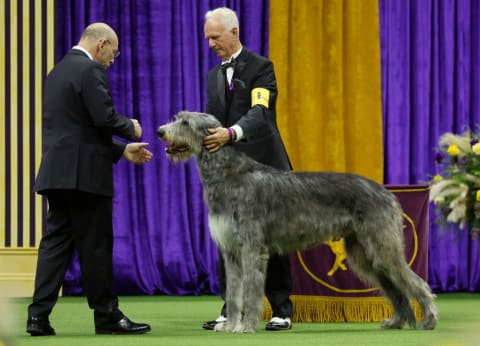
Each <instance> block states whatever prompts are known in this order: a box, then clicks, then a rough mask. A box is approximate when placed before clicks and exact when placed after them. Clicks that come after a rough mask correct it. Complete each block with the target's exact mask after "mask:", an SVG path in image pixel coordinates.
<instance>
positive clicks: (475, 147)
mask: <svg viewBox="0 0 480 346" xmlns="http://www.w3.org/2000/svg"><path fill="white" fill-rule="evenodd" d="M472 151H473V152H474V153H475V154H477V155H480V142H478V143H475V144H474V145H473V146H472Z"/></svg>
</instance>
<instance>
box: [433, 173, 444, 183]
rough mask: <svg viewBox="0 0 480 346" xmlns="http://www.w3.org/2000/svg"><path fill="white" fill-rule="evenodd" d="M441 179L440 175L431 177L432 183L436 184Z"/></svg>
mask: <svg viewBox="0 0 480 346" xmlns="http://www.w3.org/2000/svg"><path fill="white" fill-rule="evenodd" d="M442 179H443V177H442V176H441V175H440V174H437V175H436V176H434V177H433V181H434V182H435V183H438V182H439V181H440V180H442Z"/></svg>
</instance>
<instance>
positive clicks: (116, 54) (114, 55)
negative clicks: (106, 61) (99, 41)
mask: <svg viewBox="0 0 480 346" xmlns="http://www.w3.org/2000/svg"><path fill="white" fill-rule="evenodd" d="M105 42H108V44H110V45H111V44H112V42H111V41H110V40H108V39H106V40H105ZM119 56H120V51H119V50H117V51H113V57H114V58H115V59H116V58H118V57H119Z"/></svg>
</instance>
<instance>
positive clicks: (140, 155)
mask: <svg viewBox="0 0 480 346" xmlns="http://www.w3.org/2000/svg"><path fill="white" fill-rule="evenodd" d="M147 145H148V143H137V142H135V143H128V144H127V146H126V147H125V150H124V151H123V157H124V158H125V159H127V160H128V161H130V162H132V163H134V164H136V165H143V164H145V163H147V162H148V161H150V160H151V159H152V156H153V154H152V153H151V152H150V151H149V150H147V149H146V148H145V147H146V146H147Z"/></svg>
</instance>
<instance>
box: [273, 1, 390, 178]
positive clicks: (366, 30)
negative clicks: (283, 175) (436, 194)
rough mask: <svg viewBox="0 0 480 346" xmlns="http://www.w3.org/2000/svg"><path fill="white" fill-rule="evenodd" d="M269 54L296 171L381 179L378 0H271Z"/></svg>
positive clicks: (283, 129) (282, 126)
mask: <svg viewBox="0 0 480 346" xmlns="http://www.w3.org/2000/svg"><path fill="white" fill-rule="evenodd" d="M269 56H270V58H271V59H272V61H273V63H274V64H275V66H278V67H281V68H277V69H276V73H277V81H278V89H279V98H278V105H277V107H278V111H277V114H278V123H279V127H280V131H281V133H282V136H283V139H284V141H285V145H286V146H287V150H288V153H289V155H290V159H291V161H292V164H293V167H294V170H296V171H299V170H302V171H319V170H333V171H339V172H345V171H346V172H353V173H358V174H361V175H365V176H367V177H370V178H372V179H374V180H376V181H378V182H382V181H383V148H382V114H381V112H382V109H381V81H380V43H379V25H378V1H377V0H365V1H336V0H317V1H293V0H274V1H271V4H270V54H269Z"/></svg>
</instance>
